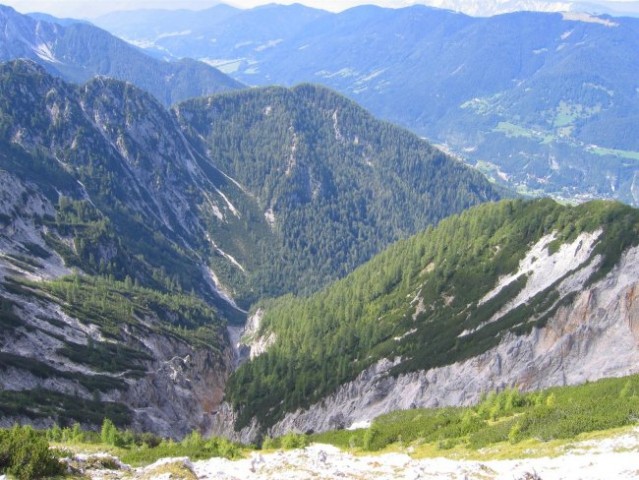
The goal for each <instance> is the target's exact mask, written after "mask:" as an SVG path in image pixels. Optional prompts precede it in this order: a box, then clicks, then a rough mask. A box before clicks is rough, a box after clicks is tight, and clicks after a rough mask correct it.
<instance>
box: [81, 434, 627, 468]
mask: <svg viewBox="0 0 639 480" xmlns="http://www.w3.org/2000/svg"><path fill="white" fill-rule="evenodd" d="M479 453H480V455H481V454H482V452H479ZM485 453H486V455H487V456H493V455H494V452H485ZM524 453H529V454H533V455H534V454H535V452H534V451H524ZM555 453H556V456H545V457H539V458H525V459H516V460H485V461H484V460H454V459H450V458H441V457H439V458H424V459H415V458H411V456H409V455H408V454H406V453H384V454H380V455H367V456H360V455H352V454H350V453H347V452H343V451H341V450H339V449H337V448H336V447H333V446H330V445H324V444H314V445H311V446H309V447H306V448H304V449H298V450H289V451H278V452H270V453H261V452H253V453H251V454H250V456H248V457H247V458H245V459H242V460H236V461H231V460H226V459H221V458H213V459H210V460H202V461H197V462H192V463H191V462H190V461H188V459H163V460H161V461H159V462H156V463H155V464H153V465H150V466H148V467H145V468H139V469H134V470H131V471H118V472H115V471H109V472H106V471H93V472H87V473H88V474H89V475H90V476H91V478H95V479H97V478H100V479H118V478H128V479H130V478H134V479H145V478H155V479H160V478H167V479H168V478H173V479H175V478H185V479H195V478H197V479H216V480H231V479H233V480H236V479H237V480H239V479H241V480H249V479H264V480H265V479H269V480H270V479H273V480H275V479H277V480H302V479H331V480H332V479H340V480H342V479H358V480H359V479H362V480H364V479H366V480H368V479H388V480H395V479H410V480H417V479H424V480H426V479H460V480H461V479H464V480H471V479H478V480H479V479H481V480H489V479H503V480H506V479H507V480H519V479H521V480H537V479H543V480H548V479H552V480H558V479H574V480H577V479H579V480H585V479H592V480H594V479H602V480H603V479H605V480H609V479H613V478H614V479H631V478H639V455H638V453H639V428H634V429H631V430H628V429H626V430H624V431H623V432H622V433H617V434H616V435H614V436H610V437H608V438H598V439H591V440H586V441H581V442H574V443H566V444H564V445H563V446H561V447H557V448H556V449H555Z"/></svg>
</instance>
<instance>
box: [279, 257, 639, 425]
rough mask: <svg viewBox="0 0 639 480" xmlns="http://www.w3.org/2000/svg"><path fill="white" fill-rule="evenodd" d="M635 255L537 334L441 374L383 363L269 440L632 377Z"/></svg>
mask: <svg viewBox="0 0 639 480" xmlns="http://www.w3.org/2000/svg"><path fill="white" fill-rule="evenodd" d="M638 271H639V248H637V247H635V248H632V249H630V250H629V251H628V252H626V253H625V254H624V256H623V257H622V259H621V262H620V263H619V265H618V266H617V267H616V268H615V269H614V270H613V271H612V272H610V273H609V274H608V275H607V276H606V277H605V278H604V279H602V280H601V281H599V282H597V283H595V284H593V285H592V286H590V287H588V288H586V289H584V290H582V291H580V292H579V294H578V295H576V297H575V298H574V300H573V301H572V302H571V303H570V304H568V305H566V306H563V307H561V308H559V310H558V311H557V312H556V314H555V315H554V316H553V317H552V319H550V320H549V321H548V323H547V324H546V326H545V327H544V328H534V329H533V330H532V332H531V333H530V334H528V335H525V336H514V335H510V336H508V337H506V338H505V339H504V341H503V342H502V343H501V344H500V345H499V346H498V347H496V348H494V349H492V350H490V351H488V352H485V353H484V354H482V355H479V356H477V357H475V358H472V359H470V360H467V361H464V362H458V363H455V364H453V365H448V366H445V367H442V368H435V369H432V370H429V371H422V372H418V373H411V374H407V375H400V376H398V377H393V376H391V375H389V373H388V372H389V370H390V369H391V367H392V366H393V365H394V364H395V362H393V361H391V360H386V359H384V360H382V361H380V362H379V363H377V364H376V365H374V366H373V367H371V368H369V369H367V370H366V371H364V372H363V373H361V374H360V375H359V376H358V377H357V379H356V380H355V381H353V382H350V383H348V384H346V385H343V386H341V387H340V388H339V390H338V391H337V392H335V393H334V394H333V395H331V396H329V397H327V398H325V399H324V400H323V401H322V402H320V403H317V404H315V405H313V406H311V407H310V408H309V409H308V410H304V411H297V412H295V413H292V414H288V415H287V416H286V418H285V419H284V420H282V421H281V422H279V423H278V424H277V425H275V426H274V427H273V428H272V429H271V430H270V431H269V433H270V434H272V435H282V434H283V433H285V432H288V431H291V430H292V431H297V432H307V431H309V430H313V431H324V430H330V429H335V428H346V427H348V426H350V425H352V424H353V423H356V422H361V421H367V420H372V419H373V418H374V417H376V416H378V415H381V414H384V413H388V412H391V411H393V410H400V409H407V408H416V407H441V406H450V405H469V404H471V403H473V402H476V401H478V400H479V398H480V396H481V395H482V393H485V392H488V391H491V390H501V389H504V388H507V387H518V388H521V389H523V390H534V389H540V388H546V387H551V386H557V385H570V384H578V383H582V382H585V381H593V380H597V379H600V378H605V377H616V376H623V375H630V374H634V373H637V372H639V328H638V327H639V325H638V324H639V278H638V275H637V272H638Z"/></svg>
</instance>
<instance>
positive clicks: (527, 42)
mask: <svg viewBox="0 0 639 480" xmlns="http://www.w3.org/2000/svg"><path fill="white" fill-rule="evenodd" d="M493 3H494V2H493ZM288 13H289V14H292V13H294V11H293V10H290V11H289V12H288ZM259 14H260V11H259V10H254V11H253V10H250V11H244V12H240V13H237V12H235V13H234V17H233V18H235V19H240V18H242V19H244V21H246V22H249V21H252V22H253V23H252V25H259V24H260V21H261V20H260V19H261V17H260V15H259ZM238 21H239V20H238ZM300 24H303V25H304V28H303V29H300V30H299V31H297V32H292V33H293V35H292V36H290V37H289V36H278V35H276V33H275V32H273V33H272V34H271V38H270V41H266V40H265V39H264V38H260V39H259V41H255V42H254V43H252V44H250V45H251V46H250V47H243V48H240V47H239V46H235V45H229V44H227V43H226V42H225V40H224V38H225V37H224V35H225V32H222V31H220V32H217V33H216V35H215V37H216V39H217V41H216V42H215V43H214V44H211V43H210V42H208V40H206V41H205V40H204V39H208V37H206V36H205V37H204V39H200V38H199V36H197V35H191V34H189V33H188V32H182V33H183V34H182V35H180V36H179V37H170V38H166V39H165V38H161V39H159V40H157V43H156V44H157V45H158V46H161V48H163V49H166V51H168V52H169V53H171V52H172V48H175V49H176V50H175V51H176V52H179V55H189V56H192V57H194V58H204V57H209V58H215V59H218V60H217V61H218V62H219V63H220V64H221V63H224V62H223V61H222V60H223V59H226V63H227V64H228V66H229V70H228V71H231V70H232V72H233V75H234V76H235V77H236V78H238V79H239V80H241V81H243V82H245V83H248V84H258V85H265V84H273V83H275V84H284V85H294V84H297V83H299V82H308V81H311V82H320V83H323V84H325V85H327V86H330V87H331V88H335V89H337V90H339V91H340V92H342V93H344V94H347V95H348V96H349V97H351V98H352V99H354V100H356V101H357V102H358V103H361V104H362V105H364V106H365V107H366V108H368V109H370V110H371V111H372V112H373V113H374V114H376V115H378V116H381V117H383V118H386V119H388V120H391V121H393V122H396V123H399V124H402V125H404V126H407V127H409V128H410V129H412V130H413V131H415V132H416V133H418V134H420V135H424V136H426V137H428V138H429V139H431V140H432V141H434V142H437V143H439V144H443V145H445V146H446V147H447V148H449V149H450V150H451V151H453V152H455V153H456V154H458V155H460V156H462V157H464V158H467V159H468V161H469V162H470V163H473V164H477V165H478V166H479V167H480V168H482V169H484V171H486V172H488V173H489V174H490V175H491V176H493V177H494V179H495V180H497V181H499V182H505V183H508V184H510V185H512V186H516V187H517V188H519V189H520V190H522V191H524V192H536V193H551V194H553V195H557V196H559V197H565V198H586V199H587V198H600V197H604V198H617V199H620V200H622V201H624V202H628V203H631V204H635V205H637V204H639V189H638V188H639V187H637V181H639V180H638V177H637V175H638V173H637V172H638V169H637V163H636V162H637V159H638V158H639V145H638V144H637V135H635V134H634V132H635V125H636V123H637V118H638V116H639V96H638V95H637V83H636V78H637V65H638V64H639V57H638V55H639V53H638V52H639V44H638V39H639V20H638V19H634V18H610V17H605V16H603V17H593V16H589V15H587V14H583V13H578V12H569V13H564V14H560V13H555V14H553V13H531V12H520V13H513V14H508V15H499V16H495V17H490V18H472V17H468V16H465V15H461V14H458V13H454V12H451V11H446V10H438V9H433V8H428V7H424V6H412V7H409V8H403V9H396V10H394V9H383V8H379V7H373V6H363V7H358V8H353V9H350V10H347V11H344V12H342V13H339V14H325V15H323V16H319V17H318V18H316V19H314V20H313V21H308V20H307V18H306V17H304V18H300ZM243 31H244V32H251V31H252V28H244V29H243ZM228 34H229V35H230V37H229V38H230V39H232V40H234V39H235V38H236V37H235V36H234V34H231V33H228ZM250 41H251V38H250V35H249V38H248V39H247V40H245V42H246V44H247V45H248V44H249V43H248V42H250ZM172 42H173V43H172ZM178 42H179V45H180V47H177V46H175V47H173V44H174V43H175V44H176V45H177V43H178ZM253 45H262V46H266V45H268V46H269V48H261V47H258V48H255V47H253Z"/></svg>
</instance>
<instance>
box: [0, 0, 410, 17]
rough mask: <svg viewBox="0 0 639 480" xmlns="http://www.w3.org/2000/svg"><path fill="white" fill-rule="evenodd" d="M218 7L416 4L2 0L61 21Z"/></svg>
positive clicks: (396, 3)
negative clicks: (124, 12)
mask: <svg viewBox="0 0 639 480" xmlns="http://www.w3.org/2000/svg"><path fill="white" fill-rule="evenodd" d="M217 3H226V4H228V5H233V6H236V7H241V8H249V7H255V6H257V5H263V4H266V3H282V4H290V3H303V4H305V5H309V6H312V7H316V8H322V9H324V10H332V11H340V10H345V9H347V8H350V7H353V6H355V5H361V4H369V3H375V4H377V5H383V6H386V7H402V6H406V5H410V4H413V3H419V2H415V1H413V0H368V1H364V0H290V1H289V0H229V1H219V0H218V1H216V0H0V4H4V5H10V6H12V7H13V8H15V9H16V10H18V11H19V12H22V13H29V12H45V13H50V14H52V15H56V16H59V17H73V18H91V17H96V16H98V15H102V14H103V13H106V12H110V11H114V10H133V9H135V10H137V9H141V8H162V9H176V8H187V9H191V10H201V9H204V8H207V7H210V6H212V5H215V4H217Z"/></svg>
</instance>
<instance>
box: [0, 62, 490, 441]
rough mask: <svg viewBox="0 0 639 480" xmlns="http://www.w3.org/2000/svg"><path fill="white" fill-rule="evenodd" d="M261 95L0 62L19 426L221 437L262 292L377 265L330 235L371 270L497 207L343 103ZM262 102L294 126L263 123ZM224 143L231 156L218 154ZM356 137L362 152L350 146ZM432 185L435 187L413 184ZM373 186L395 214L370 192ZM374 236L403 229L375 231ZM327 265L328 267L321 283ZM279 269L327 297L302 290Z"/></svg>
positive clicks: (5, 329)
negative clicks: (153, 91)
mask: <svg viewBox="0 0 639 480" xmlns="http://www.w3.org/2000/svg"><path fill="white" fill-rule="evenodd" d="M250 98H252V100H251V101H250V102H249V101H248V100H249V97H246V98H245V97H242V96H233V95H230V96H221V97H211V98H209V99H205V100H202V101H194V102H191V103H187V104H183V105H180V106H179V107H177V109H176V110H174V111H167V110H166V109H165V108H164V107H163V106H162V105H161V104H160V103H159V102H158V101H157V100H156V99H154V98H153V97H152V96H151V95H149V94H147V93H145V92H143V91H142V90H140V89H138V88H136V87H134V86H133V85H131V84H128V83H123V82H119V81H116V80H111V79H104V78H97V79H93V80H91V81H90V82H88V83H87V84H85V85H83V86H81V87H78V86H73V85H70V84H67V83H65V82H64V81H62V80H60V79H57V78H55V77H53V76H51V75H49V74H47V73H46V72H45V70H44V69H43V68H42V67H39V66H37V65H35V64H34V63H32V62H29V61H23V60H21V61H15V62H10V63H7V64H4V65H0V228H1V229H0V297H1V299H0V300H1V302H0V303H1V305H0V310H1V311H0V347H1V348H0V350H1V352H2V354H1V355H0V370H1V371H2V372H3V374H2V375H0V386H1V387H2V389H3V391H2V392H0V412H2V414H3V415H2V416H3V418H5V419H6V421H8V422H13V421H14V420H23V419H25V418H31V419H33V421H36V422H44V423H46V422H51V421H52V420H54V419H57V420H58V421H59V422H62V423H67V422H70V421H71V420H73V419H75V420H79V421H82V422H83V423H85V424H87V425H95V424H96V423H98V424H99V423H100V422H101V420H102V417H104V416H107V417H111V418H112V419H113V420H114V421H117V422H118V423H120V424H123V425H125V424H128V425H133V426H136V427H137V428H141V429H147V430H149V429H150V430H153V431H156V432H159V433H162V434H163V435H173V436H181V435H182V434H184V433H186V432H187V431H189V430H191V429H194V428H200V429H207V428H209V426H210V421H211V418H212V415H213V413H214V412H215V411H216V409H217V407H218V405H219V403H220V402H221V400H222V392H223V387H224V385H225V381H226V377H227V376H228V374H229V373H230V370H231V368H232V366H233V364H234V362H235V358H234V355H233V351H232V349H231V341H230V338H229V337H230V334H233V333H234V332H235V329H236V328H237V326H238V325H239V324H241V323H242V322H243V321H244V319H245V314H246V312H245V311H244V310H242V308H248V307H249V306H250V305H251V303H252V302H254V301H255V300H257V299H259V298H261V297H263V296H264V295H265V294H267V293H273V294H275V293H277V294H282V293H287V292H289V291H291V290H292V289H295V290H301V287H306V288H308V289H317V288H319V287H321V286H322V285H324V284H325V283H326V282H327V281H328V280H329V279H332V278H337V277H339V276H341V275H344V274H345V273H348V269H352V268H354V267H355V266H357V264H356V263H355V262H356V261H358V260H359V261H363V259H364V254H361V256H360V257H356V256H354V258H353V259H351V262H352V263H350V264H347V265H346V266H343V265H338V264H337V263H335V262H334V261H333V260H332V259H329V258H328V255H332V254H333V253H335V252H337V251H338V250H337V247H336V246H335V245H336V239H335V238H334V237H333V236H331V234H332V235H335V232H339V234H340V235H341V234H342V233H344V235H345V239H344V240H343V243H344V250H345V251H348V252H355V251H358V250H362V251H363V252H366V254H367V255H369V256H370V255H373V254H375V253H376V252H377V251H378V250H380V249H382V248H384V247H385V246H386V245H387V244H388V243H389V242H391V241H393V240H395V239H396V238H399V237H402V236H407V235H408V234H411V233H413V232H414V231H415V230H417V229H419V228H422V225H423V223H422V222H428V221H434V220H435V219H438V218H441V217H443V216H446V215H447V214H449V213H452V212H454V211H459V210H461V209H463V208H464V207H465V206H466V205H469V204H475V203H477V202H480V201H484V200H486V199H492V198H496V197H497V196H498V195H497V193H496V192H495V190H494V189H493V188H492V187H491V186H490V184H489V183H488V182H487V181H486V180H485V179H484V178H482V177H481V176H479V175H478V174H477V173H476V172H473V171H470V170H469V169H468V168H467V167H465V166H464V165H463V164H461V163H459V162H457V161H455V160H453V159H451V158H448V157H446V156H445V155H443V154H441V153H439V152H437V151H435V150H434V149H432V147H430V146H429V145H428V144H426V143H425V142H423V141H421V140H419V139H417V138H416V137H414V136H413V135H412V134H408V133H406V132H404V131H403V130H401V129H397V128H395V127H390V126H387V125H385V124H382V123H380V122H377V121H375V120H373V119H372V118H371V117H370V116H368V114H366V113H365V112H364V111H362V110H361V109H359V108H358V107H355V106H354V105H352V104H351V102H349V101H347V100H344V99H342V98H341V97H339V96H338V95H336V94H333V93H331V92H328V91H325V90H323V89H317V88H314V87H304V88H302V89H301V90H300V91H288V90H284V89H281V90H275V91H271V90H259V91H254V92H251V96H250ZM238 99H240V100H242V101H240V102H239V103H238ZM243 100H246V101H243ZM285 100H286V101H289V102H293V103H294V106H295V108H293V105H291V104H287V103H286V101H285ZM266 104H268V105H270V106H272V109H271V110H270V112H272V114H273V115H275V116H277V117H279V118H281V119H283V121H284V120H286V121H285V123H284V126H281V127H280V126H279V123H277V122H271V121H270V120H264V119H262V120H259V119H260V118H262V117H268V115H266V114H264V110H263V109H264V108H265V105H266ZM325 104H327V105H330V106H331V108H333V107H334V108H337V106H339V108H340V109H343V112H342V110H340V111H334V110H331V111H330V112H329V113H327V111H326V108H327V107H326V105H325ZM343 114H344V115H345V116H342V115H343ZM188 118H191V120H192V123H189V121H188ZM304 119H305V120H306V121H308V122H312V124H311V126H312V127H313V128H316V129H317V132H318V133H317V135H316V136H313V135H312V134H311V130H310V127H309V126H308V125H305V124H304V123H303V121H304ZM206 122H212V123H206ZM234 122H237V125H234ZM256 122H257V123H262V124H263V126H266V127H267V128H259V127H260V125H258V124H257V123H256ZM336 122H338V123H336ZM336 125H339V129H341V130H336V129H337V128H338V127H337V126H336ZM249 127H250V128H249ZM209 128H210V129H212V130H211V131H210V132H208V131H207V129H209ZM224 129H226V130H228V134H226V135H225V134H223V133H222V130H224ZM269 129H270V130H269ZM336 131H337V132H343V133H341V135H343V137H340V136H339V135H337V133H336ZM200 132H201V133H200ZM326 132H330V135H328V134H326ZM200 134H201V135H202V137H200V136H199V135H200ZM204 135H206V137H208V140H213V141H214V143H213V145H208V144H207V138H204ZM216 135H219V137H220V138H226V139H227V140H228V142H230V143H226V144H225V143H223V142H220V145H219V146H216V144H217V143H218V140H217V137H216ZM283 135H289V137H287V138H288V141H287V142H283V138H284V137H283ZM380 136H381V138H383V139H386V140H387V141H388V142H389V143H388V145H389V146H386V145H385V144H382V143H379V138H380ZM293 137H295V138H296V140H295V141H294V142H293ZM355 137H357V138H360V139H361V141H360V144H361V145H362V148H364V153H366V157H363V156H362V155H363V154H362V152H361V151H358V150H357V149H356V147H354V146H351V147H345V146H343V145H342V139H350V141H351V142H352V141H353V139H354V138H355ZM371 139H374V140H375V141H374V142H373V140H371ZM344 141H346V140H344ZM291 142H293V143H291ZM314 142H318V143H322V145H323V146H322V149H319V147H312V148H311V147H310V146H313V145H314ZM227 147H232V148H231V149H230V150H225V149H227ZM349 148H351V149H354V151H356V152H359V153H357V154H353V153H349V152H350V150H349ZM389 150H390V151H391V152H390V153H389ZM338 159H340V160H341V166H340V168H338V167H337V165H338V164H340V162H338ZM258 160H259V161H258ZM364 161H368V162H369V163H371V165H370V166H369V165H367V166H365V168H364V167H363V166H362V165H361V163H362V162H364ZM234 162H235V163H234ZM290 162H293V164H290ZM402 162H405V165H403V166H401V165H400V164H401V163H402ZM242 163H244V164H246V165H247V169H246V172H245V171H243V170H241V169H237V166H238V165H240V164H242ZM310 164H313V168H310V167H308V165H310ZM287 165H289V168H290V170H291V172H290V173H289V174H287V173H286V171H285V169H286V166H287ZM316 169H317V170H316ZM358 169H359V170H363V171H364V173H361V174H357V175H356V174H355V173H349V172H352V171H358ZM376 170H379V171H381V172H382V173H369V172H375V171H376ZM316 172H320V173H321V174H322V177H321V181H320V180H317V181H315V179H313V184H312V185H313V188H316V187H317V188H318V189H319V190H318V192H316V194H314V195H311V194H309V193H308V192H307V189H308V186H309V183H308V182H309V175H310V174H311V173H312V174H313V175H315V174H316ZM338 174H339V175H340V176H342V175H343V176H344V179H345V180H347V181H348V182H350V183H349V184H348V185H347V186H344V187H341V189H340V188H337V187H340V185H337V186H335V185H334V184H333V183H329V180H330V181H333V180H332V179H333V177H334V176H336V175H338ZM381 175H384V176H386V177H387V178H388V180H387V183H386V185H381V183H382V182H381V180H380V176H381ZM420 176H423V177H424V178H432V179H434V180H432V181H425V180H424V182H423V184H419V185H416V184H411V182H414V179H413V178H412V177H416V178H418V179H419V178H420ZM313 178H315V177H313ZM261 182H262V183H261ZM365 185H366V186H373V187H375V194H376V195H380V196H381V197H382V198H385V199H387V200H388V202H389V204H388V205H385V206H384V208H383V209H382V208H381V206H380V205H378V204H376V203H375V202H374V201H373V199H372V197H371V195H372V194H371V192H368V191H366V192H364V193H362V192H360V190H363V189H364V186H365ZM329 187H330V189H329ZM391 189H398V193H397V195H396V197H395V198H394V200H393V202H392V203H391V199H393V197H392V196H391ZM411 189H414V191H412V190H411ZM429 189H430V190H429ZM453 189H454V190H453ZM265 192H268V194H269V195H270V196H269V197H268V198H269V201H270V200H272V203H269V201H266V200H265V198H266V197H265V196H264V195H265ZM353 199H355V200H357V202H356V203H352V202H354V200H353ZM349 202H350V203H349ZM406 202H416V206H417V207H419V208H416V207H415V206H414V205H413V204H412V203H411V204H410V205H409V204H407V203H406ZM351 209H353V210H354V211H355V213H351ZM294 212H302V213H303V214H304V215H315V214H316V215H317V216H316V217H314V218H313V219H314V222H315V223H314V224H313V225H311V223H312V222H311V221H310V218H305V217H300V218H298V222H297V224H296V223H294V221H293V219H295V218H296V217H295V213H294ZM363 212H368V213H366V214H365V213H363ZM401 212H404V214H403V215H404V217H406V218H408V220H406V219H404V218H403V217H402V215H400V213H401ZM284 219H286V222H284ZM399 219H401V220H402V221H401V222H400V221H399ZM371 225H375V226H376V227H377V228H380V229H382V228H384V229H385V230H389V231H391V233H390V234H389V233H388V232H386V231H384V234H383V235H381V234H379V235H377V236H375V235H374V232H373V231H372V227H371ZM311 235H317V239H319V240H317V239H314V238H312V237H311ZM348 235H350V236H348ZM300 242H307V243H306V244H301V243H300ZM346 246H348V249H349V250H346ZM291 259H293V260H294V261H291ZM316 262H318V263H316ZM324 263H326V264H328V265H329V266H330V267H332V268H334V270H331V268H323V269H322V270H321V272H320V273H321V275H323V277H322V276H320V275H319V274H317V273H315V272H310V271H309V269H312V268H314V267H315V265H316V264H317V265H319V264H321V265H323V264H324ZM338 267H339V268H341V269H339V268H338ZM283 269H284V270H283ZM286 269H288V270H286ZM282 271H284V272H288V273H290V274H291V275H298V277H294V278H301V279H312V280H313V281H314V282H315V283H314V284H312V285H311V284H309V285H300V286H299V287H298V286H297V285H295V284H294V283H293V282H292V281H291V280H289V279H283V278H282V273H281V272H282ZM291 272H292V273H291ZM273 279H275V280H273ZM294 287H295V288H294ZM238 305H239V306H238ZM227 326H230V327H232V328H231V330H230V332H227V328H226V327H227Z"/></svg>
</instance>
